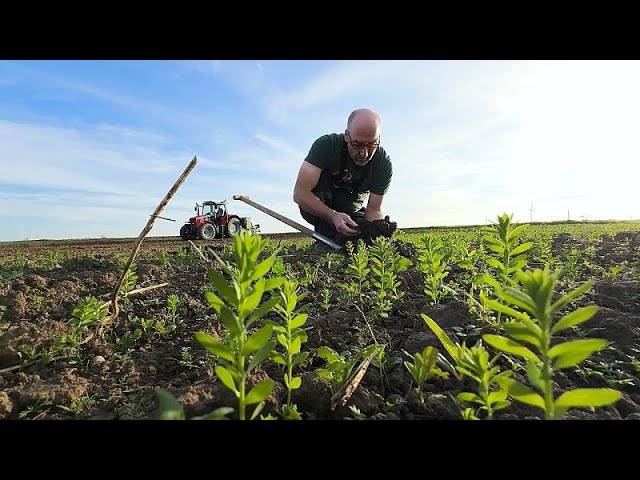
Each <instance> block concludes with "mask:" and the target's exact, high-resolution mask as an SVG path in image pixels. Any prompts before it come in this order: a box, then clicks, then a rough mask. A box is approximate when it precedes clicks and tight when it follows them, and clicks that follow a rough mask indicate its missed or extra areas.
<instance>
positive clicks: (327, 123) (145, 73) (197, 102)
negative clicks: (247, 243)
mask: <svg viewBox="0 0 640 480" xmlns="http://www.w3.org/2000/svg"><path fill="white" fill-rule="evenodd" d="M638 85H640V61H611V60H609V61H559V60H554V61H504V60H500V61H480V60H477V61H464V60H452V61H442V60H439V61H417V60H409V61H399V60H391V61H342V60H340V61H324V60H308V61H307V60H304V61H296V60H281V61H244V60H243V61H233V60H225V61H169V60H166V61H134V60H127V61H104V60H101V61H86V60H72V61H0V198H1V199H2V201H1V202H0V225H2V227H0V241H10V240H25V239H40V238H49V239H63V238H98V237H136V236H138V234H139V233H140V231H141V230H142V228H143V227H144V225H145V224H146V222H147V220H148V218H149V214H150V213H152V212H153V211H154V209H155V208H156V206H157V205H158V203H159V202H160V200H161V199H162V198H163V197H164V195H165V194H166V192H167V191H168V190H169V188H170V187H171V186H172V185H173V183H174V182H175V180H176V179H177V178H178V176H179V175H180V173H182V171H183V170H184V168H185V167H186V166H187V164H188V163H189V161H190V160H191V159H192V158H193V157H194V156H197V157H198V164H197V166H196V168H195V169H194V170H193V172H192V173H191V175H190V176H189V177H188V178H187V180H186V182H185V183H184V184H183V185H182V187H181V188H180V189H179V190H178V192H177V194H176V195H175V196H174V198H173V200H172V201H171V202H170V203H169V205H168V206H167V208H166V209H165V210H164V212H163V214H162V215H163V216H166V217H169V218H173V219H176V222H168V221H163V220H156V222H155V225H154V227H153V230H152V231H151V233H150V235H152V236H154V235H177V234H178V231H179V228H180V226H181V225H182V223H184V221H185V220H186V219H187V218H188V217H189V216H191V215H192V214H193V207H194V205H195V203H196V202H199V203H201V202H202V201H204V200H222V199H227V200H229V204H230V210H232V211H234V212H236V213H238V214H240V215H242V216H247V215H248V216H251V217H252V219H253V220H254V222H255V223H259V224H260V225H261V227H262V231H263V232H288V231H293V229H292V228H290V227H288V226H287V225H285V224H283V223H281V222H279V221H278V220H276V219H273V218H271V217H269V216H268V215H266V214H264V213H262V212H260V211H258V210H256V209H254V208H252V207H250V206H248V205H246V204H244V203H242V202H238V201H234V200H232V196H233V195H234V194H244V195H248V196H250V197H251V198H252V199H253V200H255V201H256V202H259V203H262V204H263V205H265V206H267V207H268V208H271V209H272V210H276V211H278V212H279V213H281V214H283V215H285V216H288V217H289V218H291V219H293V220H296V221H298V222H300V223H302V224H304V225H308V224H306V222H304V220H303V219H302V218H301V217H300V214H299V212H298V209H297V206H296V205H295V204H294V203H293V200H292V190H293V184H294V182H295V177H296V174H297V172H298V169H299V167H300V164H301V162H302V161H303V160H304V157H305V156H306V154H307V152H308V150H309V147H310V146H311V144H312V143H313V141H314V140H315V139H316V138H317V137H318V136H320V135H323V134H325V133H333V132H338V133H339V132H342V131H344V129H345V127H346V119H347V117H348V115H349V113H350V112H351V111H352V110H353V109H355V108H359V107H370V108H373V109H375V110H377V111H378V113H379V114H380V116H381V118H382V134H381V135H382V144H383V146H384V147H385V149H386V150H387V152H388V153H389V154H390V155H391V159H392V161H393V166H394V177H393V180H392V184H391V187H390V189H389V191H388V193H387V195H386V196H385V200H384V202H383V211H384V212H385V213H386V214H389V215H390V217H391V219H392V220H395V221H397V222H398V226H399V227H400V228H402V227H416V226H431V225H467V224H480V223H486V222H487V221H488V220H489V221H490V220H493V219H495V217H496V216H497V215H499V214H501V213H502V212H507V213H513V214H514V219H515V220H518V221H529V220H530V218H532V219H533V220H534V221H549V220H560V219H566V218H567V214H569V215H570V217H571V218H572V219H575V220H580V219H583V218H586V219H590V220H595V219H610V218H611V219H629V218H634V219H637V218H640V195H639V194H638V179H639V178H640V89H639V88H638ZM532 204H533V212H530V208H531V205H532Z"/></svg>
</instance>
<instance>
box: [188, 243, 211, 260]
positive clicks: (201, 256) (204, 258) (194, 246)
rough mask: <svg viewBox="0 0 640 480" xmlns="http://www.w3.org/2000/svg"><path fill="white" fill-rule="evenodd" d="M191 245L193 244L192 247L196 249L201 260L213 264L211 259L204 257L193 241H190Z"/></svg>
mask: <svg viewBox="0 0 640 480" xmlns="http://www.w3.org/2000/svg"><path fill="white" fill-rule="evenodd" d="M189 243H190V244H191V246H192V247H193V248H195V249H196V252H198V254H199V255H200V258H202V260H204V261H205V262H206V263H211V261H210V260H209V259H207V257H205V256H204V254H203V253H202V251H201V250H200V249H199V248H198V247H197V246H196V244H195V243H193V242H192V241H191V240H189Z"/></svg>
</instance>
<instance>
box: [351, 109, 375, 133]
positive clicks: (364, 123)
mask: <svg viewBox="0 0 640 480" xmlns="http://www.w3.org/2000/svg"><path fill="white" fill-rule="evenodd" d="M347 130H349V132H351V134H352V135H353V136H354V137H370V138H377V137H379V136H380V115H378V114H377V113H376V112H375V111H374V110H371V109H370V108H358V109H357V110H354V111H353V112H351V115H349V118H348V120H347Z"/></svg>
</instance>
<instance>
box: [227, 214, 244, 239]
mask: <svg viewBox="0 0 640 480" xmlns="http://www.w3.org/2000/svg"><path fill="white" fill-rule="evenodd" d="M227 231H228V232H229V236H230V237H231V238H233V237H235V236H236V235H238V234H239V233H240V232H241V231H242V225H241V224H240V219H238V218H230V219H229V223H228V224H227Z"/></svg>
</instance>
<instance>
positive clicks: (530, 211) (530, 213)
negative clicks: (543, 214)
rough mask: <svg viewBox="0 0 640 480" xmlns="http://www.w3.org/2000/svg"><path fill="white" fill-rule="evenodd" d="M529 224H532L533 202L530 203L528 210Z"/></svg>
mask: <svg viewBox="0 0 640 480" xmlns="http://www.w3.org/2000/svg"><path fill="white" fill-rule="evenodd" d="M529 222H533V201H532V202H531V208H530V209H529Z"/></svg>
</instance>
